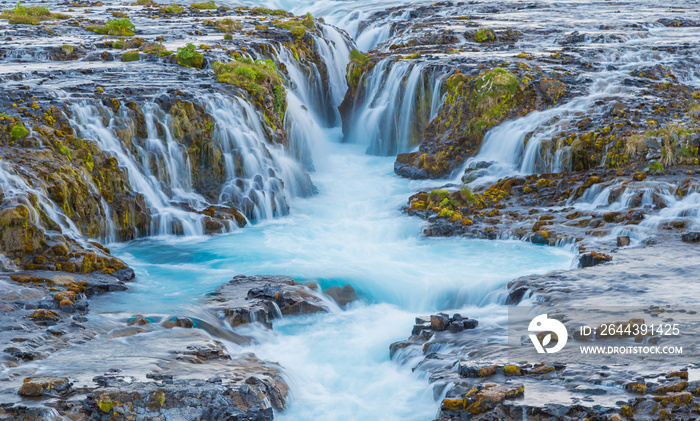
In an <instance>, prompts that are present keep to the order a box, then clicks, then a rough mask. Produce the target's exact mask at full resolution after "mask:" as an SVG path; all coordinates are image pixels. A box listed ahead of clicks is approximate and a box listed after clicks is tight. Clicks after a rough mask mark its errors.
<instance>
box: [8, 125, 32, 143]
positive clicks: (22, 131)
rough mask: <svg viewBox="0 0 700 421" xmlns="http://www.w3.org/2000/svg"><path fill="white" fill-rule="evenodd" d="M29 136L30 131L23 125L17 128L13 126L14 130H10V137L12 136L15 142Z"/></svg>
mask: <svg viewBox="0 0 700 421" xmlns="http://www.w3.org/2000/svg"><path fill="white" fill-rule="evenodd" d="M28 134H29V130H27V129H26V128H25V127H24V126H23V125H21V124H17V125H15V126H12V128H11V129H10V135H12V138H13V139H15V140H18V139H22V138H24V137H27V135H28Z"/></svg>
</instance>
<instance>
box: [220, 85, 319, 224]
mask: <svg viewBox="0 0 700 421" xmlns="http://www.w3.org/2000/svg"><path fill="white" fill-rule="evenodd" d="M207 110H208V112H209V113H210V114H211V115H212V116H213V117H214V121H215V128H214V139H216V140H217V142H218V144H219V145H220V147H221V150H222V151H223V154H224V161H225V163H226V178H227V181H226V184H225V185H224V187H223V188H222V191H221V196H220V197H219V202H220V203H223V204H228V205H232V206H234V207H236V208H238V209H241V210H242V211H243V212H244V213H245V214H246V215H247V216H248V217H249V218H251V219H255V220H262V219H269V218H273V217H275V216H280V215H286V214H287V213H288V212H289V205H288V201H289V198H290V197H296V196H299V197H306V196H309V195H310V194H312V193H313V185H312V184H311V180H310V179H309V176H308V175H307V174H306V172H305V171H304V169H303V168H302V167H301V166H300V165H299V164H298V163H297V162H295V161H294V160H293V159H292V158H291V157H290V156H289V155H288V154H287V152H286V151H285V150H284V149H283V148H282V147H281V146H276V145H271V144H269V143H267V142H266V141H265V138H266V137H265V133H264V130H263V127H262V124H261V123H260V121H259V120H258V119H257V113H256V111H255V110H254V109H253V107H252V106H251V105H250V104H249V103H248V102H247V101H245V100H242V99H240V98H235V99H234V100H228V99H225V98H224V97H222V96H217V97H214V98H213V99H211V100H209V101H208V105H207ZM237 161H238V162H237Z"/></svg>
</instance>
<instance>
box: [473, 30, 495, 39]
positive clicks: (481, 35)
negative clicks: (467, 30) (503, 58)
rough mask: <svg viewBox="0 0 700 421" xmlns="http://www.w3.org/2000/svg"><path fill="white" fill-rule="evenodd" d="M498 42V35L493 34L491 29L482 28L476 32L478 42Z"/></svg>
mask: <svg viewBox="0 0 700 421" xmlns="http://www.w3.org/2000/svg"><path fill="white" fill-rule="evenodd" d="M495 40H496V33H495V32H493V29H491V28H481V29H479V30H478V31H476V32H474V41H476V42H490V41H495Z"/></svg>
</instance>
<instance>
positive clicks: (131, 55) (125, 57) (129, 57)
mask: <svg viewBox="0 0 700 421" xmlns="http://www.w3.org/2000/svg"><path fill="white" fill-rule="evenodd" d="M139 57H140V56H139V52H138V51H136V50H134V51H127V52H126V53H124V54H122V61H125V62H126V61H138V60H139Z"/></svg>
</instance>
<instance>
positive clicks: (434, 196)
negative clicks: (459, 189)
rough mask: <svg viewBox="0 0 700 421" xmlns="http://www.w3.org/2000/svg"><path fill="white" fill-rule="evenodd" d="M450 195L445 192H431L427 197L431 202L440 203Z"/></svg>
mask: <svg viewBox="0 0 700 421" xmlns="http://www.w3.org/2000/svg"><path fill="white" fill-rule="evenodd" d="M449 195H450V193H449V192H448V191H447V190H432V191H431V192H430V194H429V195H428V197H429V198H430V201H431V202H442V201H443V200H444V199H445V198H447V197H448V196H449Z"/></svg>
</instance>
